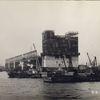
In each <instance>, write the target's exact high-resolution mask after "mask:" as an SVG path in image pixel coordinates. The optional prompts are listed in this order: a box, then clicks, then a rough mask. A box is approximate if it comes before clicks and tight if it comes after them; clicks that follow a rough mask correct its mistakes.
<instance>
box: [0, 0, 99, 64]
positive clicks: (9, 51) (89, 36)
mask: <svg viewBox="0 0 100 100" xmlns="http://www.w3.org/2000/svg"><path fill="white" fill-rule="evenodd" d="M45 30H54V31H55V34H56V35H64V34H65V33H66V32H72V31H73V32H78V33H79V34H78V37H79V52H80V57H79V63H80V64H81V63H83V64H85V63H86V62H88V58H87V55H86V53H87V52H88V53H89V55H90V58H91V59H93V56H96V57H97V60H98V63H100V47H99V46H100V45H99V40H100V2H99V1H23V0H22V1H0V64H1V65H2V64H3V65H4V63H5V59H6V58H10V57H13V56H17V55H20V54H23V53H26V52H29V51H31V50H34V48H33V43H34V44H35V46H36V49H37V51H38V54H40V53H41V52H42V32H43V31H45Z"/></svg>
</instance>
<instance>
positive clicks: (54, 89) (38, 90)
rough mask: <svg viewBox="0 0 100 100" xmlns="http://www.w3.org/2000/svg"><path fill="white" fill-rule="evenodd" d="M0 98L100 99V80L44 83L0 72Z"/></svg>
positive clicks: (29, 99) (18, 99)
mask: <svg viewBox="0 0 100 100" xmlns="http://www.w3.org/2000/svg"><path fill="white" fill-rule="evenodd" d="M0 100H100V82H90V83H89V82H84V83H73V84H72V83H62V84H61V83H44V82H43V80H42V79H11V78H8V76H7V73H6V72H0Z"/></svg>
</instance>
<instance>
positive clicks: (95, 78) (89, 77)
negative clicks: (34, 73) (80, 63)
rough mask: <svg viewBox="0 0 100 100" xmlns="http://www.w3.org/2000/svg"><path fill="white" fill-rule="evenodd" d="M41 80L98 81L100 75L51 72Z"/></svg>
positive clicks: (61, 81) (60, 81)
mask: <svg viewBox="0 0 100 100" xmlns="http://www.w3.org/2000/svg"><path fill="white" fill-rule="evenodd" d="M43 80H44V82H47V83H74V82H100V76H99V75H95V74H91V75H87V76H80V75H75V74H73V75H61V74H59V75H58V74H52V75H51V76H49V77H48V76H47V77H45V78H44V79H43Z"/></svg>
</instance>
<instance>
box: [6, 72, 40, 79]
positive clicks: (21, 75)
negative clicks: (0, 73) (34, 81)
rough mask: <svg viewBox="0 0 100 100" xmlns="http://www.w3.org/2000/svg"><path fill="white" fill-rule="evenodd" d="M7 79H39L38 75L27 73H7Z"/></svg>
mask: <svg viewBox="0 0 100 100" xmlns="http://www.w3.org/2000/svg"><path fill="white" fill-rule="evenodd" d="M8 76H9V78H41V74H40V73H36V74H30V73H27V72H14V71H12V72H8Z"/></svg>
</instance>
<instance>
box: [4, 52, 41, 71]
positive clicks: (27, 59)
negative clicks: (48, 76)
mask: <svg viewBox="0 0 100 100" xmlns="http://www.w3.org/2000/svg"><path fill="white" fill-rule="evenodd" d="M39 64H40V65H39ZM38 66H41V57H40V56H38V55H37V51H36V50H34V51H30V52H27V53H25V54H21V55H18V56H15V57H12V58H8V59H6V60H5V68H6V69H7V70H13V69H20V70H23V69H25V68H30V67H32V68H35V69H36V68H37V67H38Z"/></svg>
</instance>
